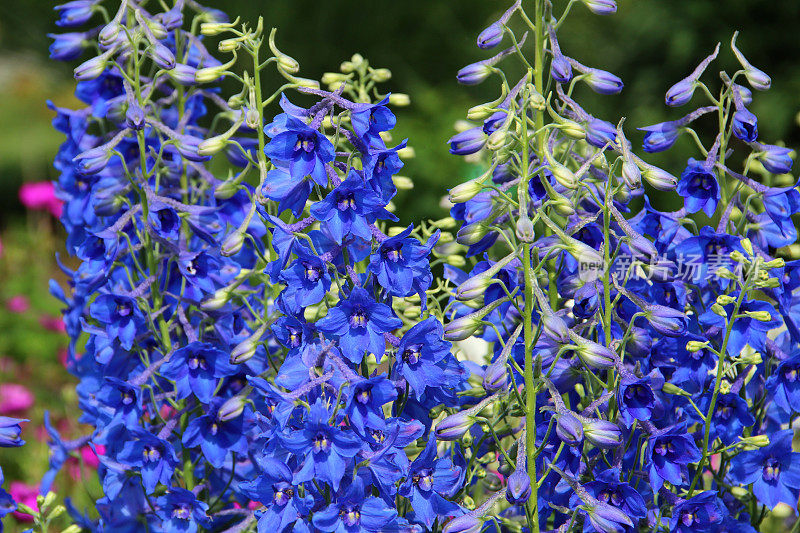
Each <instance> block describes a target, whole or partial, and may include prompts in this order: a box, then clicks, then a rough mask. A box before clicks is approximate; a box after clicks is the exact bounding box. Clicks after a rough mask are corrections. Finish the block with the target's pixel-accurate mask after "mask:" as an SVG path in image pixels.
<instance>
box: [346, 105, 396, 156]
mask: <svg viewBox="0 0 800 533" xmlns="http://www.w3.org/2000/svg"><path fill="white" fill-rule="evenodd" d="M387 102H389V97H388V96H387V97H386V98H384V99H383V100H381V101H380V102H378V103H377V104H370V105H364V106H362V107H361V108H360V109H359V110H358V111H353V112H352V113H351V114H350V123H351V124H352V125H353V131H355V132H356V135H358V136H359V137H361V139H362V140H363V141H364V143H365V144H368V145H369V144H373V143H375V144H378V145H382V144H383V141H382V140H381V137H380V133H381V132H382V131H389V130H390V129H392V128H394V125H395V124H396V123H397V118H396V117H395V116H394V113H392V112H391V111H390V110H389V108H388V107H386V103H387Z"/></svg>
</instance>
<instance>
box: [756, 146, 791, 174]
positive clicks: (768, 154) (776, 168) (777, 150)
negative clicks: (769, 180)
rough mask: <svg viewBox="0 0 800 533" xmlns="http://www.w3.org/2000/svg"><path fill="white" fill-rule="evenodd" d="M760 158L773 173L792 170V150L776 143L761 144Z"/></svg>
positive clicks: (784, 172) (783, 172)
mask: <svg viewBox="0 0 800 533" xmlns="http://www.w3.org/2000/svg"><path fill="white" fill-rule="evenodd" d="M758 148H759V149H760V150H761V152H760V153H759V155H758V160H759V161H761V164H762V165H764V168H766V169H767V170H768V171H770V172H772V173H773V174H786V173H787V172H789V171H790V170H792V157H791V155H790V154H791V153H792V150H790V149H789V148H784V147H783V146H775V145H774V144H760V145H758Z"/></svg>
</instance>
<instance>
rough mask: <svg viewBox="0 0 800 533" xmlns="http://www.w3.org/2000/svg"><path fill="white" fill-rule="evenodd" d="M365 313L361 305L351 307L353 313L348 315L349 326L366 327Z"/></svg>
mask: <svg viewBox="0 0 800 533" xmlns="http://www.w3.org/2000/svg"><path fill="white" fill-rule="evenodd" d="M367 318H368V317H367V313H366V311H364V309H363V308H361V307H356V308H355V309H353V314H351V315H350V327H351V328H365V327H367Z"/></svg>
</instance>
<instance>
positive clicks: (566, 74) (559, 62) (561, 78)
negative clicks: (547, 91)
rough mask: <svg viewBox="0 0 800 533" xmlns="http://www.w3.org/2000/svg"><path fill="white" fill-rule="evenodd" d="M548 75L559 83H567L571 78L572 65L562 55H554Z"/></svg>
mask: <svg viewBox="0 0 800 533" xmlns="http://www.w3.org/2000/svg"><path fill="white" fill-rule="evenodd" d="M550 75H551V76H552V77H553V79H554V80H556V81H557V82H559V83H569V81H570V80H571V79H572V65H570V64H569V61H567V59H566V58H565V57H564V56H562V55H560V54H559V55H557V56H554V57H553V62H552V63H551V64H550Z"/></svg>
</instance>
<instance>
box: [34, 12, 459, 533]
mask: <svg viewBox="0 0 800 533" xmlns="http://www.w3.org/2000/svg"><path fill="white" fill-rule="evenodd" d="M144 4H145V3H144V2H138V1H135V0H123V1H122V2H121V3H120V4H118V10H117V11H116V14H115V15H114V16H113V17H109V16H107V15H106V11H105V8H104V7H103V6H101V5H100V2H99V1H84V0H81V1H78V2H70V3H69V4H65V5H63V6H60V7H59V8H57V10H58V11H59V13H60V15H61V18H60V19H59V21H58V24H59V25H60V26H64V27H70V28H72V27H76V26H81V25H83V24H84V23H87V22H90V21H91V20H93V19H95V18H99V17H101V16H102V17H104V18H105V20H104V23H103V24H102V25H101V26H98V27H95V28H93V29H91V30H88V31H85V32H81V33H67V34H61V35H54V36H53V38H54V43H53V45H52V49H51V52H52V56H53V57H54V58H56V59H62V60H72V59H75V58H78V57H80V56H81V55H82V54H83V52H85V51H86V50H94V51H95V52H96V53H95V54H93V57H92V58H91V59H88V60H86V61H85V62H84V63H82V64H81V65H80V66H78V67H77V68H76V69H75V77H76V79H77V80H78V83H77V89H76V96H77V97H78V98H79V99H80V100H81V101H82V102H84V103H85V104H86V107H85V108H83V109H80V110H68V109H61V108H54V109H55V111H56V113H57V116H56V118H55V120H54V125H55V127H56V129H58V130H59V131H60V132H62V133H63V134H65V135H66V137H67V140H66V142H65V143H64V144H63V145H62V146H61V149H60V150H59V153H58V156H57V159H56V168H57V169H58V171H59V172H60V177H59V179H58V194H59V196H60V198H62V199H63V201H64V202H65V205H64V214H63V217H62V222H63V224H64V227H65V228H66V231H67V247H68V251H69V252H70V254H72V255H74V256H75V257H77V259H79V260H80V263H79V266H78V268H77V269H75V270H69V269H67V268H66V267H64V271H65V272H66V273H67V275H68V276H69V278H70V287H69V290H68V291H64V290H62V289H61V288H60V287H58V286H57V285H55V284H54V285H53V287H52V290H53V292H54V294H55V295H56V296H57V297H58V298H60V299H61V300H62V301H63V302H64V304H65V305H66V310H65V322H66V327H67V331H68V333H69V336H70V339H71V341H72V342H71V345H70V350H69V360H68V365H69V368H70V370H71V372H72V373H73V374H75V375H76V376H77V377H78V378H79V380H80V383H79V384H78V387H77V391H78V396H79V400H80V407H81V409H82V414H81V416H80V422H82V423H85V424H88V425H90V426H91V427H93V428H94V430H93V431H92V432H91V434H89V435H86V436H85V437H82V438H80V439H77V440H73V441H65V440H63V439H62V438H61V436H60V435H59V434H58V432H57V431H56V430H55V429H53V428H52V426H50V424H49V423H48V424H47V427H48V429H49V431H50V439H51V449H52V452H51V460H50V470H49V471H48V473H47V475H46V476H45V479H44V480H43V482H42V486H41V491H42V494H46V493H47V492H48V491H50V489H51V487H52V486H53V482H54V480H55V478H56V476H57V473H58V471H59V469H60V468H61V466H62V465H63V464H64V462H65V461H66V460H67V458H68V457H69V456H70V455H72V454H74V453H76V450H78V449H79V448H80V447H82V446H85V445H89V446H92V447H93V448H95V449H96V450H97V453H98V456H99V458H100V467H99V469H98V474H99V478H100V482H101V484H102V488H103V495H102V497H101V498H100V499H99V500H98V501H97V502H96V513H95V512H90V513H88V514H87V515H85V516H83V515H81V514H80V513H79V512H78V511H77V510H76V509H73V508H71V506H70V511H71V514H72V515H73V518H74V519H75V520H76V521H77V524H78V525H80V526H81V527H83V528H85V529H87V530H91V531H115V532H122V531H144V530H147V531H182V532H189V533H191V532H194V531H198V530H200V529H202V530H208V531H223V530H224V531H243V530H247V529H251V530H252V529H254V528H256V527H257V529H258V531H259V532H270V533H272V532H278V531H287V530H292V531H331V532H332V531H405V530H408V531H415V530H416V531H419V530H427V529H430V528H431V527H433V526H434V524H436V523H438V524H440V525H441V524H443V523H444V522H445V521H446V520H448V519H449V518H451V517H455V516H458V515H461V514H463V512H464V510H463V508H462V507H461V506H460V505H458V504H457V503H454V501H452V499H453V496H454V495H455V493H456V492H457V491H458V490H459V489H460V488H461V487H462V481H463V478H464V473H465V470H466V468H465V467H466V461H465V458H464V456H463V454H460V453H458V450H452V451H447V452H446V453H445V450H444V449H443V450H441V451H440V450H438V449H437V442H438V441H437V439H436V437H435V435H434V432H433V431H432V428H431V425H432V424H431V418H430V416H429V413H430V411H431V410H432V409H437V408H439V409H440V408H442V407H443V406H446V407H452V408H457V407H458V406H459V405H460V404H461V398H460V396H461V395H462V393H463V391H465V390H466V389H467V388H468V385H467V378H468V376H469V372H468V371H467V369H466V367H465V366H464V365H463V364H462V363H460V362H459V361H458V360H456V358H455V357H454V355H453V354H452V351H451V344H450V343H449V342H447V341H445V340H444V338H443V337H444V330H443V326H442V322H441V321H440V320H439V318H437V316H442V314H441V309H440V308H439V306H438V301H437V300H435V299H433V298H431V300H432V304H433V308H431V309H429V308H428V299H429V297H428V294H427V292H428V291H429V289H430V287H431V284H432V281H433V276H432V273H431V263H430V262H429V255H430V254H431V251H432V249H433V248H434V246H435V245H436V244H437V240H438V238H439V231H438V230H436V229H435V227H433V226H430V227H428V226H426V227H420V228H415V227H413V226H409V227H408V228H405V229H404V228H399V227H393V228H389V227H388V226H387V223H388V222H392V221H397V220H398V219H397V217H396V216H395V215H393V214H392V213H391V211H390V208H391V204H390V202H391V199H392V198H393V197H394V196H395V194H396V193H397V185H396V183H395V182H397V184H400V185H401V186H404V187H407V186H408V185H409V183H408V179H407V178H402V177H396V176H395V175H396V174H397V172H398V171H399V170H400V169H401V168H402V166H403V163H402V161H401V159H400V154H402V151H403V150H404V149H405V147H406V144H405V141H404V142H402V143H400V144H398V145H396V146H392V145H391V135H390V130H392V128H393V127H394V125H395V122H396V119H395V116H394V114H393V113H392V111H390V109H389V108H388V107H387V105H388V104H389V103H391V102H394V103H398V104H401V105H402V104H403V103H404V102H405V101H406V100H407V97H405V95H391V96H383V95H380V94H379V93H378V92H377V90H376V89H375V84H376V83H380V82H383V81H386V80H387V79H388V78H389V76H390V73H389V72H388V71H387V70H386V69H375V68H372V67H370V66H369V64H368V62H367V61H366V60H364V59H363V58H362V57H360V56H354V57H353V59H352V60H351V61H347V62H345V63H344V64H343V65H342V67H341V73H329V74H327V75H326V77H325V78H324V80H325V81H326V83H327V84H328V85H329V86H330V87H332V90H331V91H325V90H321V89H319V84H318V83H315V82H312V81H310V80H306V79H303V78H298V77H296V76H295V74H296V73H297V72H298V68H299V66H298V64H297V62H296V61H295V60H294V59H292V58H291V57H289V56H288V55H286V54H284V53H282V52H280V50H278V49H277V47H276V45H275V31H274V30H273V32H272V33H271V34H269V35H268V36H267V35H266V34H265V33H264V30H263V25H262V22H261V21H259V24H258V25H257V27H255V28H251V27H248V26H247V25H244V26H238V25H236V24H234V23H229V22H228V19H227V17H226V16H225V15H224V14H222V13H220V12H218V11H216V10H213V9H209V8H206V7H203V6H201V5H199V4H197V3H196V2H194V1H193V0H185V1H184V0H178V1H177V2H175V4H174V7H172V8H171V9H169V10H167V11H164V12H158V13H151V12H150V11H148V10H147V9H145V5H144ZM148 7H151V6H148ZM186 27H191V29H192V30H193V31H187V30H186V29H185V28H186ZM198 29H199V32H197V30H198ZM197 33H199V35H198V34H197ZM216 36H220V37H224V38H223V39H222V40H220V41H219V43H218V47H219V49H220V51H222V52H226V53H230V54H231V55H232V59H231V60H230V61H229V62H228V63H225V64H223V63H221V62H220V61H218V60H217V59H215V58H214V57H213V56H212V55H211V54H210V53H209V52H208V50H207V49H206V46H205V45H204V43H207V42H208V40H207V39H206V37H216ZM264 45H268V47H269V51H270V55H269V57H267V58H265V57H263V50H262V49H263V48H265V46H264ZM260 53H262V55H261V56H260V55H259V54H260ZM239 56H241V57H242V58H248V59H249V60H251V62H252V70H251V71H249V72H247V71H245V72H243V73H241V74H236V73H234V72H231V71H230V70H229V69H230V68H231V67H233V65H234V63H235V61H236V60H237V57H239ZM270 65H274V66H275V67H276V68H277V71H278V73H279V74H280V75H281V77H282V78H284V80H285V81H286V83H285V85H284V86H283V87H282V88H281V89H279V90H278V91H276V92H275V93H273V94H272V95H271V96H269V97H265V96H264V95H262V82H263V81H265V80H262V77H264V76H263V73H264V68H265V67H266V66H270ZM223 77H228V78H234V79H236V80H238V81H240V82H241V84H242V91H241V93H239V94H236V95H234V96H232V97H231V98H228V99H227V100H226V99H225V98H223V97H221V96H220V91H219V89H218V88H217V87H215V85H214V82H216V81H217V80H219V79H221V78H223ZM288 89H295V90H297V91H299V92H300V93H302V94H300V95H298V97H299V98H306V99H311V101H312V105H310V107H307V108H305V107H300V106H297V105H294V104H292V103H291V102H290V101H289V99H288V98H287V97H286V95H285V94H283V92H284V91H285V90H288ZM272 102H279V104H280V107H281V108H282V111H283V112H282V113H280V114H279V115H277V116H276V117H274V119H272V121H271V122H269V123H266V121H265V120H264V119H263V113H264V109H265V108H268V106H269V105H270V103H272ZM387 143H389V144H387ZM223 153H224V155H225V156H227V163H226V162H225V160H224V157H221V155H222V154H223ZM217 154H220V156H217ZM226 166H227V167H229V168H230V170H229V171H228V175H227V178H223V179H221V178H219V177H218V176H219V175H220V173H219V168H225V167H226ZM387 233H388V235H387ZM100 446H102V448H100ZM437 521H438V522H437Z"/></svg>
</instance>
